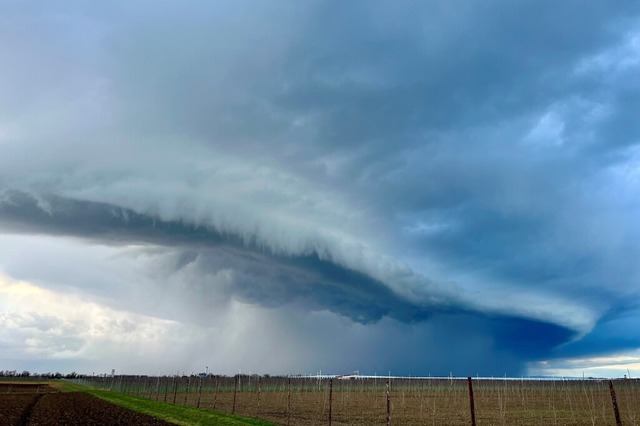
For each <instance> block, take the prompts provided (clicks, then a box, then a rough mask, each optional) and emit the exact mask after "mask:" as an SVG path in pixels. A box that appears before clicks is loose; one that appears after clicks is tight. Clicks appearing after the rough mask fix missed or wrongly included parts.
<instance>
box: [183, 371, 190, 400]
mask: <svg viewBox="0 0 640 426" xmlns="http://www.w3.org/2000/svg"><path fill="white" fill-rule="evenodd" d="M190 386H191V376H189V378H188V379H187V388H186V389H185V392H184V401H183V402H182V405H187V397H188V396H189V387H190Z"/></svg>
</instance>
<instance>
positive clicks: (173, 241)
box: [0, 192, 575, 367]
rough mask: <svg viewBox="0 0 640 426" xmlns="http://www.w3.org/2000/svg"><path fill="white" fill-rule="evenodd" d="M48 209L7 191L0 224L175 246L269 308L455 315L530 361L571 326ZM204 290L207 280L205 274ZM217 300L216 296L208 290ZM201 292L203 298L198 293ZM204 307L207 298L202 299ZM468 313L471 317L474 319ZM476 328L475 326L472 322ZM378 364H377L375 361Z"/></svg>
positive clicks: (112, 214) (182, 234) (84, 210)
mask: <svg viewBox="0 0 640 426" xmlns="http://www.w3.org/2000/svg"><path fill="white" fill-rule="evenodd" d="M46 201H47V209H46V210H44V209H43V208H42V207H41V206H39V205H38V201H37V200H36V198H34V197H32V196H30V195H28V194H25V193H22V192H11V193H9V194H7V195H6V196H5V199H4V201H3V202H2V203H0V226H1V227H2V228H3V229H5V230H10V231H11V232H13V233H16V232H17V233H28V234H39V233H42V234H47V235H54V236H55V235H57V236H71V237H76V238H82V239H87V240H89V241H96V242H100V243H101V244H109V245H116V246H119V245H127V244H129V245H131V244H143V245H144V244H148V245H150V246H160V247H162V246H167V247H172V248H174V249H175V248H178V250H179V255H177V256H174V257H173V259H174V263H173V264H172V265H167V266H166V272H167V273H173V272H176V271H179V270H181V269H183V268H185V267H187V266H189V265H192V266H194V265H195V268H196V270H195V271H194V272H192V273H193V274H195V275H197V276H200V277H206V276H207V275H209V274H215V273H216V272H217V271H220V270H223V269H231V270H233V271H235V272H236V273H237V274H236V275H235V276H234V280H233V283H232V286H229V287H226V288H225V289H220V288H219V287H218V288H211V289H210V290H209V291H211V292H221V291H223V292H224V291H228V292H229V294H227V295H226V296H230V297H235V298H237V299H238V300H241V301H243V302H247V303H251V304H258V305H261V306H265V307H269V308H273V307H278V306H283V305H287V304H296V305H299V306H302V307H304V308H305V309H310V310H328V311H331V312H334V313H337V314H339V315H342V316H345V317H348V318H349V319H351V320H352V321H356V322H359V323H362V324H368V323H374V322H377V321H379V320H381V319H382V318H384V317H390V318H393V319H396V320H398V321H400V322H404V323H419V322H422V321H427V320H428V319H429V318H430V317H431V316H433V315H439V316H442V315H445V316H452V315H453V316H461V317H463V318H464V317H466V318H468V319H466V320H465V322H467V321H469V322H470V323H473V322H476V323H478V321H480V323H484V324H485V325H484V326H482V327H480V328H481V329H484V331H483V332H484V333H486V332H487V330H491V331H490V333H491V334H492V335H493V336H494V337H495V338H496V339H497V342H498V343H497V348H498V349H500V350H504V351H506V352H511V353H515V354H518V355H519V356H524V355H526V356H527V357H532V358H533V359H537V358H539V357H543V356H546V355H549V353H550V351H551V350H552V349H553V348H554V347H556V346H558V345H559V344H561V343H562V342H565V341H567V340H569V339H571V338H572V336H573V335H574V334H575V333H574V332H573V331H571V330H570V329H567V328H564V327H561V326H557V325H554V324H551V323H546V322H543V321H535V320H530V319H525V318H518V317H511V316H504V315H486V314H485V313H481V312H474V311H472V310H469V309H465V308H464V307H463V306H456V305H455V304H454V303H448V304H440V305H433V306H424V305H416V304H414V303H412V302H411V301H409V300H406V299H404V298H402V297H401V296H399V295H396V294H394V292H393V291H391V289H390V288H389V287H388V286H387V285H385V284H383V283H381V282H379V281H377V280H375V279H373V278H371V277H368V276H367V275H365V274H363V273H361V272H358V271H354V270H351V269H348V268H345V267H343V266H340V265H338V264H335V263H332V262H330V261H327V260H322V259H321V258H320V257H319V256H318V254H317V253H308V254H305V255H301V256H287V257H285V256H277V255H274V254H271V253H268V252H266V251H264V250H260V249H259V248H257V247H255V246H252V244H251V243H247V242H246V241H243V240H242V239H241V238H240V237H238V236H236V235H230V234H226V233H223V232H219V231H217V230H215V229H212V228H209V227H203V226H193V225H190V224H188V223H183V222H176V221H174V222H171V221H163V220H160V219H158V218H154V217H149V216H145V215H141V214H139V213H136V212H134V211H131V210H126V209H122V208H120V207H117V206H114V205H109V204H105V203H97V202H88V201H81V200H72V199H68V198H62V197H54V196H50V197H47V199H46ZM203 285H204V286H205V292H204V294H205V295H206V294H207V291H206V290H207V289H206V285H207V283H206V278H205V279H204V284H203ZM215 296H216V298H220V296H221V295H220V294H216V295H215ZM205 297H206V296H205ZM202 303H203V305H206V303H207V301H206V300H204V301H202ZM474 317H475V319H474ZM476 326H477V325H476ZM381 367H382V366H381Z"/></svg>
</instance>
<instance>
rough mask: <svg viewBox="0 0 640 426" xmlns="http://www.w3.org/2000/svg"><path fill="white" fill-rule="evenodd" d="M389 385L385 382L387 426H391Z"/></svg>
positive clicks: (388, 382)
mask: <svg viewBox="0 0 640 426" xmlns="http://www.w3.org/2000/svg"><path fill="white" fill-rule="evenodd" d="M390 388H391V383H390V381H389V380H387V392H386V393H387V426H391V397H390V396H389V392H390Z"/></svg>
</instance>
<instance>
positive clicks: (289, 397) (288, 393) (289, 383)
mask: <svg viewBox="0 0 640 426" xmlns="http://www.w3.org/2000/svg"><path fill="white" fill-rule="evenodd" d="M287 389H288V391H287V426H289V422H290V421H291V377H289V382H288V386H287Z"/></svg>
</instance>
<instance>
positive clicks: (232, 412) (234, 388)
mask: <svg viewBox="0 0 640 426" xmlns="http://www.w3.org/2000/svg"><path fill="white" fill-rule="evenodd" d="M237 393H238V376H237V375H236V383H235V386H234V387H233V407H232V408H231V414H235V412H236V395H237Z"/></svg>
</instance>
